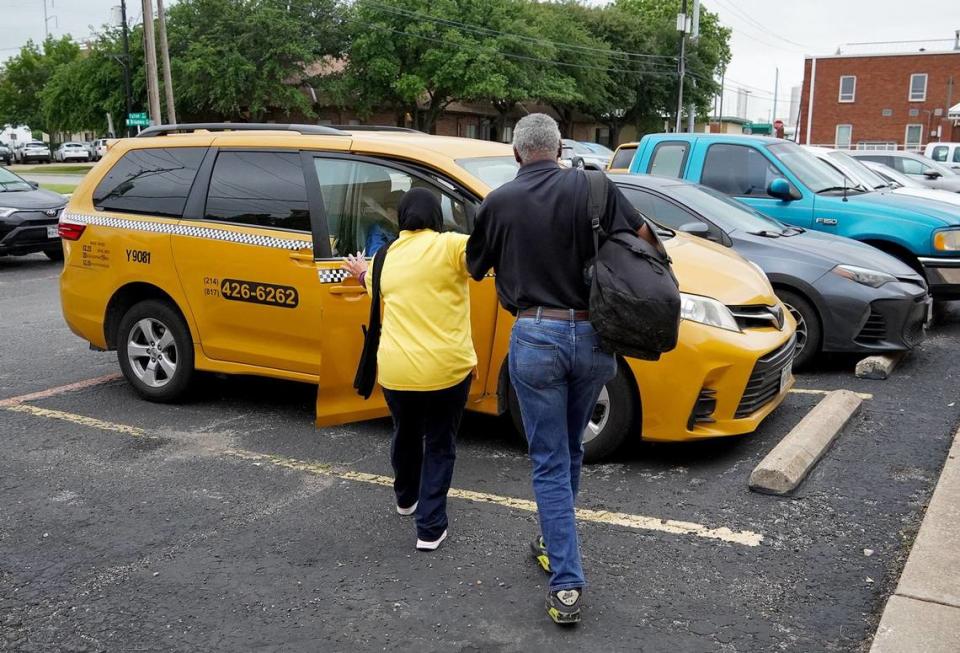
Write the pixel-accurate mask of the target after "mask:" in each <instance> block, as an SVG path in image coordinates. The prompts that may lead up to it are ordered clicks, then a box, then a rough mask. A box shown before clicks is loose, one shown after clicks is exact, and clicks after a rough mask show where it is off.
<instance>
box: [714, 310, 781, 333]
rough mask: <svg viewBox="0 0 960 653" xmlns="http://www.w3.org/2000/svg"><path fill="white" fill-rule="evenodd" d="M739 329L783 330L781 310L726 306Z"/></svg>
mask: <svg viewBox="0 0 960 653" xmlns="http://www.w3.org/2000/svg"><path fill="white" fill-rule="evenodd" d="M727 308H729V309H730V312H731V313H732V314H733V319H735V320H736V321H737V326H739V327H740V328H741V329H764V328H770V327H775V328H777V329H782V328H783V309H782V308H781V307H780V306H764V305H763V304H755V305H752V306H728V307H727Z"/></svg>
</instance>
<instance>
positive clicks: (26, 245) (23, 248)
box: [0, 168, 66, 261]
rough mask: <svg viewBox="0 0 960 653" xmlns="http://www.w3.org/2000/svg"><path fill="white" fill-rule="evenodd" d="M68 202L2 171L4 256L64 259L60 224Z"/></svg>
mask: <svg viewBox="0 0 960 653" xmlns="http://www.w3.org/2000/svg"><path fill="white" fill-rule="evenodd" d="M64 204H66V200H65V199H64V197H63V195H59V194H57V193H53V192H51V191H48V190H43V189H41V188H39V187H38V184H37V183H36V182H32V181H26V180H25V179H22V178H21V177H19V176H18V175H16V174H14V173H13V172H11V171H9V170H6V169H3V168H0V256H8V255H9V256H22V255H24V254H33V253H34V252H43V253H44V254H46V255H47V257H49V258H50V259H51V260H54V261H57V260H60V259H62V258H63V248H62V247H61V245H60V235H59V233H58V230H57V222H58V220H59V217H60V212H61V211H62V210H63V206H64Z"/></svg>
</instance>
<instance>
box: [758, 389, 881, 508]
mask: <svg viewBox="0 0 960 653" xmlns="http://www.w3.org/2000/svg"><path fill="white" fill-rule="evenodd" d="M861 403H863V400H862V399H861V398H860V397H858V396H857V394H856V393H853V392H850V391H849V390H834V391H833V392H830V393H829V394H827V396H826V397H824V399H823V401H821V402H820V403H819V404H817V405H816V406H814V408H813V410H811V411H810V412H809V413H807V415H806V416H805V417H804V418H803V419H802V420H800V423H799V424H797V425H796V426H795V427H793V430H791V431H790V432H789V433H788V434H787V435H786V437H784V438H783V440H781V441H780V443H779V444H778V445H777V446H776V447H774V448H773V451H771V452H770V453H768V454H767V456H766V457H765V458H764V459H763V460H761V461H760V464H759V465H757V466H756V468H754V470H753V473H752V474H750V489H751V490H755V491H757V492H765V493H768V494H786V493H787V492H790V491H792V490H794V489H795V488H796V487H797V486H798V485H800V483H801V481H803V479H804V478H806V476H807V474H809V473H810V470H811V469H813V466H814V465H816V464H817V461H818V460H820V458H821V457H822V456H823V454H824V452H825V451H826V450H827V449H828V448H829V447H830V445H831V444H832V443H833V441H834V440H836V438H837V436H838V435H840V432H841V431H842V430H843V427H844V426H846V424H847V422H848V421H850V418H851V417H853V415H854V414H855V413H856V412H857V410H859V409H860V404H861Z"/></svg>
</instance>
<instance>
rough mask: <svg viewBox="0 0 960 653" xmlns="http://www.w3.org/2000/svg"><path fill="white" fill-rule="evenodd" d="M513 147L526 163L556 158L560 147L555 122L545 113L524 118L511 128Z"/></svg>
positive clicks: (558, 133)
mask: <svg viewBox="0 0 960 653" xmlns="http://www.w3.org/2000/svg"><path fill="white" fill-rule="evenodd" d="M513 147H514V148H516V150H517V152H518V153H519V154H520V160H521V161H523V162H524V163H526V162H527V161H532V160H536V159H546V158H556V156H557V149H558V148H559V147H560V128H559V127H558V126H557V121H556V120H554V119H553V118H551V117H550V116H548V115H547V114H545V113H531V114H530V115H528V116H524V117H523V118H521V119H520V120H519V122H517V126H516V127H514V128H513Z"/></svg>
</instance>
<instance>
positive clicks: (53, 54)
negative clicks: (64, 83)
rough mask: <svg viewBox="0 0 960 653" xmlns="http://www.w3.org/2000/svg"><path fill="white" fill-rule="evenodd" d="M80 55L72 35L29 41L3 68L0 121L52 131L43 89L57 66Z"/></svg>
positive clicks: (0, 71)
mask: <svg viewBox="0 0 960 653" xmlns="http://www.w3.org/2000/svg"><path fill="white" fill-rule="evenodd" d="M79 56H80V47H79V46H77V45H76V44H75V43H73V41H72V40H71V38H70V37H69V36H63V37H61V38H59V39H54V38H53V37H50V38H48V39H47V40H46V41H44V42H43V43H42V44H40V45H37V44H36V43H34V42H33V41H28V42H27V44H26V45H25V46H23V47H22V48H20V52H19V53H18V54H16V55H14V56H13V57H11V58H10V59H8V60H7V62H6V63H5V64H4V66H3V69H2V70H0V124H12V125H29V126H30V127H31V128H32V129H34V130H42V131H47V132H48V131H50V129H49V126H48V125H47V122H46V117H45V115H44V111H43V104H42V97H41V96H42V92H43V89H44V87H46V85H47V83H48V82H49V81H50V78H51V77H53V75H54V73H55V72H56V70H57V69H58V68H59V67H60V66H63V65H65V64H68V63H70V62H72V61H74V60H76V59H77V58H78V57H79Z"/></svg>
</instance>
